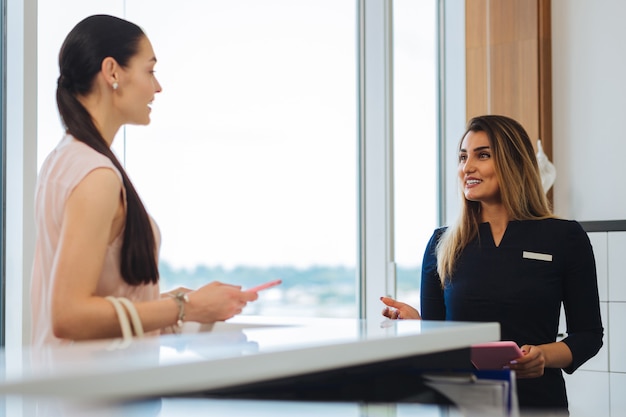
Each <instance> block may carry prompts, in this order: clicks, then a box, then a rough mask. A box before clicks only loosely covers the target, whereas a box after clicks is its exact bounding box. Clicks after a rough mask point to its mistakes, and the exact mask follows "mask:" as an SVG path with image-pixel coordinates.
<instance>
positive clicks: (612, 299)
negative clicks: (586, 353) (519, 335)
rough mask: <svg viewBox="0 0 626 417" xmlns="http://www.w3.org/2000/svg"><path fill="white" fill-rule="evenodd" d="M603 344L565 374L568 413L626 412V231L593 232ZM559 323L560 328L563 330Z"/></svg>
mask: <svg viewBox="0 0 626 417" xmlns="http://www.w3.org/2000/svg"><path fill="white" fill-rule="evenodd" d="M589 239H590V240H591V244H592V245H593V251H594V255H595V258H596V266H597V272H598V291H599V295H600V312H601V314H602V323H603V325H604V346H603V347H602V349H601V350H600V352H598V355H596V356H595V357H594V358H592V359H590V360H589V361H588V362H587V363H585V364H584V365H583V366H582V367H581V368H580V369H579V370H577V371H576V372H574V374H572V375H565V382H566V384H567V390H568V398H569V402H570V413H571V417H585V416H591V415H593V416H611V417H617V416H624V415H626V232H592V233H589ZM564 329H565V327H564V323H561V331H564Z"/></svg>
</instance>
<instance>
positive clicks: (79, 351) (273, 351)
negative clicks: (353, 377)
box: [0, 316, 500, 400]
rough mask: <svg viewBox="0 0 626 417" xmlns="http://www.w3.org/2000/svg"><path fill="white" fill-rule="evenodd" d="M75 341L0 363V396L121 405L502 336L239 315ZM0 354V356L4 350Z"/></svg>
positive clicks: (409, 324) (486, 328)
mask: <svg viewBox="0 0 626 417" xmlns="http://www.w3.org/2000/svg"><path fill="white" fill-rule="evenodd" d="M194 330H195V329H193V328H190V329H189V331H190V332H189V333H185V334H181V335H166V336H161V337H153V338H145V339H141V340H136V341H134V342H133V343H132V344H130V345H129V346H127V347H126V348H123V349H120V348H119V347H117V343H116V342H115V341H111V340H107V341H98V342H83V343H74V344H72V345H68V346H63V347H56V348H52V347H47V348H44V349H39V350H32V349H24V351H23V352H22V357H21V358H10V357H3V359H4V360H3V363H4V364H5V365H4V369H3V372H2V373H3V378H2V381H0V395H3V394H25V395H44V396H54V397H59V398H62V397H63V398H71V399H90V400H93V399H96V400H111V399H112V400H126V399H133V398H141V397H160V396H165V395H167V396H171V395H178V394H180V395H184V394H186V393H190V392H198V391H202V390H212V389H220V388H227V387H234V386H239V385H242V384H250V383H254V382H260V381H267V380H273V379H277V378H284V377H293V376H298V375H304V374H308V373H312V372H319V371H324V370H333V369H341V368H344V367H348V366H355V365H362V364H369V363H379V362H384V361H389V360H394V359H399V358H405V357H412V356H417V355H425V354H430V353H434V352H444V351H448V350H453V349H459V348H465V347H468V346H470V345H471V344H474V343H480V342H486V341H492V340H498V339H499V336H500V330H499V325H498V324H497V323H457V322H428V321H413V320H401V321H381V320H380V319H377V320H375V321H363V320H346V319H314V320H306V319H293V320H286V319H272V318H267V317H262V318H253V317H246V316H241V317H238V318H237V319H235V320H231V321H229V322H227V323H219V324H218V325H216V326H215V327H214V328H213V330H212V331H210V332H195V331H194ZM2 354H3V356H4V352H3V353H2Z"/></svg>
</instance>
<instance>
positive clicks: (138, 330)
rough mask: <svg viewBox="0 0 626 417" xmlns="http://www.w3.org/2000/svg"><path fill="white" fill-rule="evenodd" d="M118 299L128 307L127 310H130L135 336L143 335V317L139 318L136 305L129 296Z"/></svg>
mask: <svg viewBox="0 0 626 417" xmlns="http://www.w3.org/2000/svg"><path fill="white" fill-rule="evenodd" d="M117 300H118V301H119V302H120V303H122V304H123V305H124V307H126V311H128V315H129V316H130V321H131V322H132V323H133V330H134V331H135V336H137V337H143V325H142V324H141V319H140V318H139V314H138V313H137V309H136V308H135V305H134V304H133V303H131V302H130V300H129V299H128V298H124V297H119V298H118V299H117Z"/></svg>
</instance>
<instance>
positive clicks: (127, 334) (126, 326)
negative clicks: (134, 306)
mask: <svg viewBox="0 0 626 417" xmlns="http://www.w3.org/2000/svg"><path fill="white" fill-rule="evenodd" d="M106 299H107V300H109V301H110V302H111V304H113V307H114V308H115V312H116V313H117V320H118V321H119V323H120V328H121V329H122V339H123V340H124V341H126V340H130V339H132V338H133V331H132V329H131V328H130V322H129V321H128V316H127V315H126V311H125V310H124V307H122V304H121V303H120V301H119V300H118V299H117V298H115V297H113V296H111V295H109V296H108V297H106Z"/></svg>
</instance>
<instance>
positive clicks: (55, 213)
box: [31, 135, 161, 346]
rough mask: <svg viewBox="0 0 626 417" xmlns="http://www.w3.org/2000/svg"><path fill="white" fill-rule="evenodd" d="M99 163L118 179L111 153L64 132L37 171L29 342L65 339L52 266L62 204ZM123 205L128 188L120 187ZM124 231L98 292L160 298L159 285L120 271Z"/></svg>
mask: <svg viewBox="0 0 626 417" xmlns="http://www.w3.org/2000/svg"><path fill="white" fill-rule="evenodd" d="M97 168H109V169H111V170H113V171H114V172H115V173H116V174H117V176H118V177H119V179H120V182H122V176H121V174H120V172H119V171H118V170H117V168H116V167H115V165H113V163H112V162H111V160H110V159H109V158H107V157H106V156H104V155H102V154H100V153H99V152H97V151H95V150H93V149H92V148H91V147H89V146H88V145H86V144H84V143H82V142H80V141H78V140H76V139H74V138H73V137H72V136H70V135H66V136H65V137H64V138H63V140H61V142H60V143H59V144H58V145H57V147H56V148H55V149H54V151H52V153H51V154H50V155H49V156H48V157H47V158H46V160H45V162H44V163H43V165H42V167H41V170H40V172H39V178H38V180H37V188H36V192H35V221H36V227H37V240H36V242H35V259H34V263H33V273H32V281H31V303H32V304H31V310H32V344H33V345H34V346H43V345H46V344H62V343H67V342H69V341H68V340H62V339H58V338H56V337H55V336H54V334H53V332H52V321H51V319H50V317H51V311H52V308H51V307H52V303H51V301H52V299H51V297H52V288H53V285H54V282H53V281H54V277H53V276H52V270H53V267H54V262H55V256H56V252H57V249H58V245H59V238H60V234H61V226H62V221H63V211H64V209H65V203H66V201H67V199H68V197H69V196H70V194H71V193H72V191H73V190H74V188H75V187H76V186H77V185H78V184H79V183H80V182H81V181H82V180H83V179H84V178H85V176H87V174H89V173H90V172H91V171H93V170H94V169H97ZM122 192H123V197H124V204H125V203H126V190H125V188H124V187H123V186H122ZM150 221H151V223H152V228H153V230H154V234H155V239H156V244H157V248H158V247H159V246H160V242H161V237H160V232H159V229H158V227H157V225H156V224H155V223H154V221H152V219H150ZM122 240H123V233H120V235H119V236H118V237H117V238H116V239H115V240H114V241H113V242H112V243H111V244H110V245H109V246H108V248H107V253H106V257H105V261H104V267H103V270H102V274H101V275H100V280H99V281H98V286H97V289H96V294H95V295H98V296H102V297H104V296H107V295H114V296H122V297H127V298H129V299H130V300H132V301H150V300H156V299H158V298H159V285H158V284H148V285H139V286H132V285H129V284H127V283H126V282H125V281H124V280H123V278H122V275H121V272H120V267H121V258H120V253H121V248H122Z"/></svg>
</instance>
